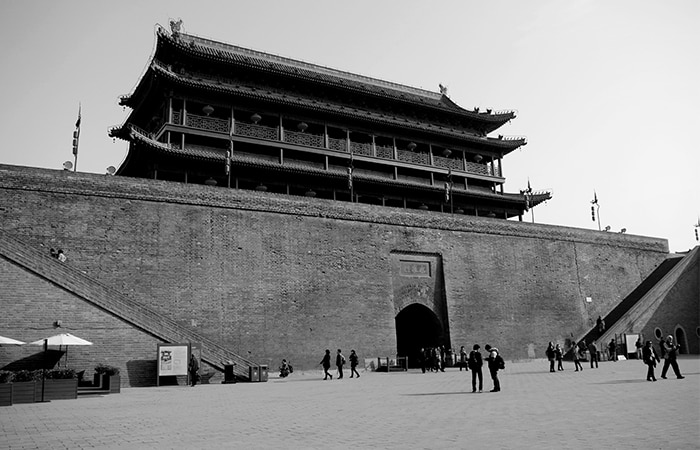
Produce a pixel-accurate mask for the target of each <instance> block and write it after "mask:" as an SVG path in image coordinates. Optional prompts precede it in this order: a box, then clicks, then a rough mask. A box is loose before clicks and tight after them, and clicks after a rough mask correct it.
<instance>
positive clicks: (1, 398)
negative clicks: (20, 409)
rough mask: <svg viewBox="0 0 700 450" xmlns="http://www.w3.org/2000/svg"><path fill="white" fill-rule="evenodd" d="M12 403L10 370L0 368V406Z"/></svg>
mask: <svg viewBox="0 0 700 450" xmlns="http://www.w3.org/2000/svg"><path fill="white" fill-rule="evenodd" d="M11 405H12V372H8V371H6V370H0V406H11Z"/></svg>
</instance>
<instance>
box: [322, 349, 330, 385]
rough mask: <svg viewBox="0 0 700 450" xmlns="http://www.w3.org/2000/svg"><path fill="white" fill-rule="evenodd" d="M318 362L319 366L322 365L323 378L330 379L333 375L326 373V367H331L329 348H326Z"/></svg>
mask: <svg viewBox="0 0 700 450" xmlns="http://www.w3.org/2000/svg"><path fill="white" fill-rule="evenodd" d="M319 364H321V366H323V375H324V377H323V379H324V380H327V379H328V378H329V377H330V379H331V380H332V379H333V375H331V374H330V373H328V369H330V368H331V351H330V350H328V349H326V354H325V355H323V359H322V360H321V362H320V363H319Z"/></svg>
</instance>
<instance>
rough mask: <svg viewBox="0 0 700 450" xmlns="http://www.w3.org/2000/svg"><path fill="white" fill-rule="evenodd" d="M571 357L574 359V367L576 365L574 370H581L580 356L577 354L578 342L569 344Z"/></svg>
mask: <svg viewBox="0 0 700 450" xmlns="http://www.w3.org/2000/svg"><path fill="white" fill-rule="evenodd" d="M571 357H572V359H573V361H574V367H576V370H575V371H574V372H578V371H579V369H581V371H583V366H582V365H581V361H580V359H581V357H580V356H579V348H578V344H577V343H576V342H574V343H572V344H571Z"/></svg>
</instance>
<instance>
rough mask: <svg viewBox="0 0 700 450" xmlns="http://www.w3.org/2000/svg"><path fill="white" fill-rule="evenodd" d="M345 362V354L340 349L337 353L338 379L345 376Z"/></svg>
mask: <svg viewBox="0 0 700 450" xmlns="http://www.w3.org/2000/svg"><path fill="white" fill-rule="evenodd" d="M344 364H345V356H343V354H342V353H341V352H340V349H338V354H337V355H335V366H336V367H337V368H338V379H339V380H340V379H342V378H343V365H344Z"/></svg>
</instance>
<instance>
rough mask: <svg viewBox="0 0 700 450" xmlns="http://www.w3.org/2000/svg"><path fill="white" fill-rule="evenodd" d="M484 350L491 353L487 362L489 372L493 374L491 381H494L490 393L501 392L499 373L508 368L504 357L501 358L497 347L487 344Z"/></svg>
mask: <svg viewBox="0 0 700 450" xmlns="http://www.w3.org/2000/svg"><path fill="white" fill-rule="evenodd" d="M484 349H485V350H486V351H487V352H488V353H489V356H488V358H487V360H488V366H489V372H491V379H492V380H493V389H491V391H490V392H501V382H500V380H499V379H498V371H499V370H501V369H505V368H506V364H505V361H503V357H501V355H500V354H499V352H498V349H497V348H496V347H491V346H490V345H488V344H486V346H484Z"/></svg>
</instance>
